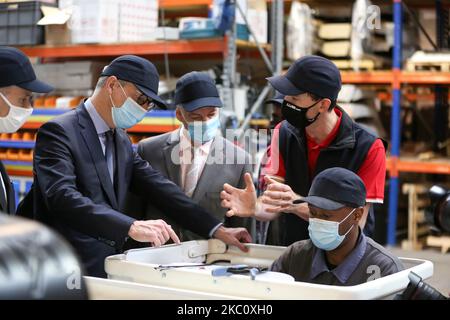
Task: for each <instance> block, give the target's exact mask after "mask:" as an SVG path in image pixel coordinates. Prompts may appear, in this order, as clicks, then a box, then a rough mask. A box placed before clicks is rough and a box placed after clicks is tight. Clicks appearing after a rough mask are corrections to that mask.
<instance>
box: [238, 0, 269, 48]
mask: <svg viewBox="0 0 450 320" xmlns="http://www.w3.org/2000/svg"><path fill="white" fill-rule="evenodd" d="M238 3H239V5H240V7H241V9H242V11H243V12H244V13H245V16H246V18H247V21H248V24H249V27H250V29H251V30H252V32H253V33H254V34H255V36H256V39H257V40H258V42H259V43H267V41H268V40H267V39H268V14H267V3H266V0H238ZM236 23H238V24H245V20H244V18H243V17H242V15H241V13H240V12H239V11H238V9H237V8H236ZM250 41H254V39H252V37H251V36H250Z"/></svg>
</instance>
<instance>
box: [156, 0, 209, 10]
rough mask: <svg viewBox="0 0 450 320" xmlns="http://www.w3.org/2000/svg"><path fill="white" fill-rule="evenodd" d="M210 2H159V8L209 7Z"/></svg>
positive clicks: (162, 0) (186, 0)
mask: <svg viewBox="0 0 450 320" xmlns="http://www.w3.org/2000/svg"><path fill="white" fill-rule="evenodd" d="M211 4H212V0H159V6H160V7H161V8H164V9H173V8H183V7H193V6H209V5H211Z"/></svg>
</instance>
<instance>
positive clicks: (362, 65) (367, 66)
mask: <svg viewBox="0 0 450 320" xmlns="http://www.w3.org/2000/svg"><path fill="white" fill-rule="evenodd" d="M332 61H333V63H334V64H335V65H336V66H337V67H338V68H339V70H355V69H357V68H359V70H367V71H372V70H374V69H375V68H376V67H377V66H376V65H375V61H373V60H371V59H362V60H361V61H359V62H358V61H354V60H351V59H343V60H341V59H339V60H332Z"/></svg>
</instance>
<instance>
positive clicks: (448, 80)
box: [400, 71, 450, 84]
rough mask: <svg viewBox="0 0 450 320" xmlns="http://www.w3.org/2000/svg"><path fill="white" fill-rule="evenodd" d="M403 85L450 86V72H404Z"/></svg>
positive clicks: (402, 75) (402, 76)
mask: <svg viewBox="0 0 450 320" xmlns="http://www.w3.org/2000/svg"><path fill="white" fill-rule="evenodd" d="M400 80H401V82H402V83H411V84H450V72H438V71H417V72H407V71H403V72H402V73H401V76H400Z"/></svg>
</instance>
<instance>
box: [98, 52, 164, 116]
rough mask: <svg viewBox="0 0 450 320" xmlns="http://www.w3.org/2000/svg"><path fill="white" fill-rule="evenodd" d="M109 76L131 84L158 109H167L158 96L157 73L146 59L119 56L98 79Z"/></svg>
mask: <svg viewBox="0 0 450 320" xmlns="http://www.w3.org/2000/svg"><path fill="white" fill-rule="evenodd" d="M111 76H115V77H117V79H119V80H123V81H128V82H131V83H133V84H134V85H135V86H136V87H137V88H138V89H139V90H140V91H141V92H142V93H143V94H145V95H146V96H147V97H149V98H152V99H153V101H154V102H155V103H156V104H157V105H158V106H159V107H160V108H162V109H167V105H166V103H165V102H164V100H162V99H161V98H160V97H159V96H158V86H159V74H158V71H157V70H156V67H155V66H154V65H153V63H151V62H150V61H148V60H147V59H144V58H141V57H138V56H134V55H125V56H120V57H118V58H116V59H114V60H113V61H112V62H111V63H110V64H109V65H108V66H106V67H105V69H104V70H103V72H102V74H101V75H100V77H111Z"/></svg>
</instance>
